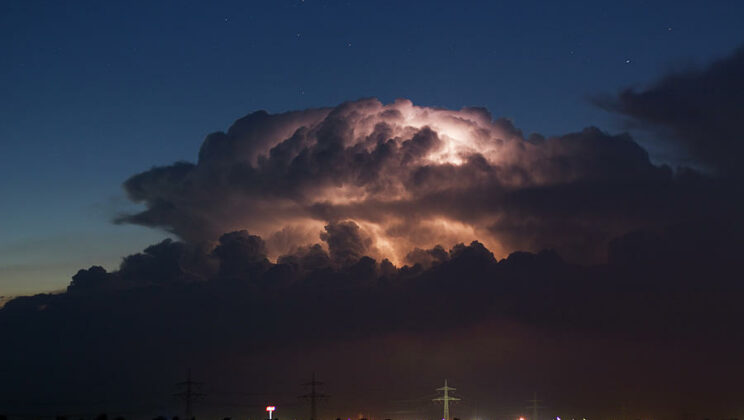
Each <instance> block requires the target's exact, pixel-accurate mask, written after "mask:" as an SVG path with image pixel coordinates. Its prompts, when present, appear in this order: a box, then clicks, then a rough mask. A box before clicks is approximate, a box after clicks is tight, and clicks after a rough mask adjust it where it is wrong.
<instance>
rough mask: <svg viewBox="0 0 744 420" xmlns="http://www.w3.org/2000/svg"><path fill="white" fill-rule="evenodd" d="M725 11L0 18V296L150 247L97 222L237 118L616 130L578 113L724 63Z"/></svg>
mask: <svg viewBox="0 0 744 420" xmlns="http://www.w3.org/2000/svg"><path fill="white" fill-rule="evenodd" d="M600 3H601V4H600ZM743 14H744V3H741V2H735V1H714V2H705V3H702V2H680V1H653V2H652V1H633V2H613V3H608V2H594V1H574V2H571V1H564V2H552V1H545V2H508V3H507V2H489V3H488V4H485V2H484V3H479V2H472V3H465V4H459V3H458V2H435V1H430V2H426V3H423V2H415V3H414V2H408V3H403V4H399V2H360V1H348V2H336V1H327V2H326V1H315V0H306V1H276V2H262V3H259V2H238V1H234V2H220V3H219V4H218V5H216V6H215V5H207V4H206V3H202V2H192V1H182V2H175V1H174V2H157V3H152V2H82V1H81V2H68V3H65V2H52V1H50V2H26V1H6V2H3V3H2V4H1V5H0V52H2V56H3V58H4V60H3V65H2V66H0V95H1V96H2V97H3V99H4V100H3V101H2V103H0V107H1V108H0V141H2V145H3V146H4V147H3V153H0V189H1V190H2V192H3V194H2V199H1V200H0V296H1V295H15V294H24V293H32V292H38V291H47V290H55V289H60V288H63V287H65V286H66V285H67V284H68V282H69V278H70V276H71V275H72V274H74V273H75V272H76V271H77V270H78V269H79V268H81V267H87V266H90V265H91V264H94V263H95V264H103V265H105V266H106V267H107V268H115V267H116V266H117V264H118V262H119V261H120V259H121V256H122V255H126V254H128V253H132V252H134V251H136V250H139V249H141V248H143V247H144V246H145V245H147V244H150V243H153V242H155V241H157V240H158V239H159V238H162V237H164V236H165V234H164V233H163V232H159V231H156V230H152V229H147V228H144V227H139V226H134V225H114V224H112V223H111V220H112V219H113V218H114V217H115V216H116V215H117V214H118V213H120V212H122V211H125V210H131V209H132V205H131V204H129V203H128V201H127V200H126V198H125V196H124V193H123V191H122V189H121V184H122V182H123V181H124V180H126V179H127V178H128V177H129V176H131V175H132V174H134V173H137V172H141V171H143V170H146V169H148V168H150V167H151V166H153V165H163V164H169V163H171V162H174V161H176V160H187V161H194V160H195V159H196V156H197V152H198V150H199V146H200V145H201V143H202V141H203V139H204V137H205V136H206V135H207V134H209V133H211V132H214V131H219V130H225V129H227V127H229V126H230V124H231V123H232V122H233V121H234V120H236V119H237V118H240V117H242V116H244V115H246V114H248V113H250V112H253V111H255V110H258V109H266V110H268V111H270V112H281V111H285V110H291V109H303V108H309V107H319V106H331V105H335V104H338V103H340V102H343V101H345V100H350V99H356V98H361V97H370V96H374V97H378V98H380V100H381V101H383V102H385V103H387V102H391V101H393V100H394V99H395V98H398V97H405V98H409V99H411V100H412V101H413V102H414V103H415V104H417V105H424V106H441V107H447V108H453V109H459V108H460V107H463V106H484V107H486V108H488V109H489V110H490V111H491V113H492V114H493V115H494V117H500V116H503V117H508V118H510V119H512V120H513V121H514V123H515V125H516V126H517V127H519V128H521V129H522V130H524V131H525V132H526V133H529V132H539V133H542V134H545V135H552V134H560V133H566V132H570V131H578V130H581V129H582V128H583V127H585V126H588V125H598V126H599V127H600V128H602V129H604V130H608V131H610V132H611V133H615V132H619V131H622V130H623V127H622V126H621V125H620V123H619V122H618V121H617V120H616V119H615V118H614V117H612V116H610V115H608V114H606V113H605V112H604V111H602V110H600V109H598V108H597V107H595V106H594V105H592V104H591V103H590V102H589V101H588V100H587V98H588V97H590V96H592V95H596V94H600V93H613V92H616V91H617V90H619V89H620V88H623V87H627V86H634V85H638V84H641V85H642V84H643V83H647V82H650V81H652V80H655V79H657V78H658V77H659V76H660V75H662V74H663V73H665V72H666V71H667V70H669V69H671V68H672V67H675V68H679V67H680V66H682V67H683V68H684V67H685V66H689V65H695V64H704V63H707V62H709V61H710V60H711V59H714V58H717V57H721V56H724V55H726V54H727V53H729V52H731V51H732V50H733V49H734V48H735V47H737V46H739V45H741V43H742V41H744V33H743V32H742V31H741V18H742V15H743ZM635 138H636V139H637V140H638V141H639V142H640V143H642V144H644V146H646V147H647V148H648V149H649V150H650V152H651V153H652V155H654V157H655V158H656V159H658V160H669V161H672V162H675V161H677V159H675V158H673V157H671V156H672V155H670V154H669V153H670V152H668V151H665V150H662V149H659V148H656V147H654V145H653V144H649V143H648V142H644V137H643V135H642V134H637V135H635Z"/></svg>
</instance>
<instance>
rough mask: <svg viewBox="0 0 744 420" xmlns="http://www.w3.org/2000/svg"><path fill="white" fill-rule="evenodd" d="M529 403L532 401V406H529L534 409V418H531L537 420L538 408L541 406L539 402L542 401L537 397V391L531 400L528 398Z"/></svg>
mask: <svg viewBox="0 0 744 420" xmlns="http://www.w3.org/2000/svg"><path fill="white" fill-rule="evenodd" d="M527 402H528V403H530V406H529V407H528V408H531V409H532V418H531V419H530V420H537V410H538V409H539V408H540V406H539V405H538V404H540V403H541V402H542V401H540V400H538V399H537V392H535V394H534V396H533V397H532V399H531V400H527Z"/></svg>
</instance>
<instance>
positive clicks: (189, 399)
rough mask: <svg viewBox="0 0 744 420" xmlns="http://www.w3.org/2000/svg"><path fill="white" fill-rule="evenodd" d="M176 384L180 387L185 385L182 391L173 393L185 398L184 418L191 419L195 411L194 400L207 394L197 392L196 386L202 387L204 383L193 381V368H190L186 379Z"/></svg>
mask: <svg viewBox="0 0 744 420" xmlns="http://www.w3.org/2000/svg"><path fill="white" fill-rule="evenodd" d="M176 385H177V386H179V387H184V390H183V391H182V392H178V393H175V394H173V395H174V396H176V397H179V398H182V399H183V401H184V403H185V406H186V407H185V416H184V418H185V419H186V420H191V419H193V418H194V413H193V412H192V407H193V403H194V401H195V400H197V399H199V398H201V397H203V396H205V394H202V393H201V392H197V391H196V390H195V388H198V387H201V386H202V385H203V383H202V382H195V381H192V380H191V369H189V371H188V374H187V377H186V380H185V381H183V382H179V383H177V384H176Z"/></svg>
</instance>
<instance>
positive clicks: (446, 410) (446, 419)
mask: <svg viewBox="0 0 744 420" xmlns="http://www.w3.org/2000/svg"><path fill="white" fill-rule="evenodd" d="M436 390H437V391H443V392H444V395H443V396H441V397H438V398H434V399H432V401H442V402H444V417H442V420H450V414H449V402H450V401H460V399H459V398H457V397H453V396H451V395H449V391H456V389H455V388H452V387H450V386H447V380H446V379H445V380H444V386H443V387H441V388H437V389H436Z"/></svg>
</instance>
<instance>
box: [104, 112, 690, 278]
mask: <svg viewBox="0 0 744 420" xmlns="http://www.w3.org/2000/svg"><path fill="white" fill-rule="evenodd" d="M678 184H679V180H678V177H677V176H676V175H675V174H674V173H673V171H672V170H671V169H670V168H668V167H664V166H655V165H653V164H652V163H651V162H650V161H649V158H648V155H647V153H646V151H645V150H643V149H642V148H641V147H640V146H639V145H637V144H636V143H635V142H633V140H632V139H631V138H630V137H629V136H627V135H619V136H612V135H608V134H606V133H604V132H601V131H600V130H598V129H596V128H587V129H584V130H583V131H581V132H577V133H572V134H567V135H564V136H560V137H555V138H547V139H546V138H543V137H541V136H539V135H532V136H529V137H525V136H524V135H523V134H522V132H521V131H520V130H518V129H517V128H515V127H514V126H513V125H512V124H511V122H509V121H508V120H505V119H493V118H492V117H491V115H490V114H489V113H488V112H487V111H486V110H484V109H480V108H463V109H461V110H446V109H437V108H428V107H419V106H415V105H413V104H412V103H411V102H410V101H407V100H398V101H396V102H394V103H392V104H387V105H385V104H382V103H380V102H379V101H378V100H376V99H364V100H359V101H355V102H347V103H344V104H341V105H339V106H337V107H335V108H333V109H315V110H306V111H301V112H289V113H285V114H277V115H271V114H268V113H266V112H263V111H259V112H256V113H253V114H250V115H248V116H247V117H245V118H243V119H241V120H238V121H237V122H236V123H235V124H234V125H233V126H232V127H231V128H230V129H229V130H228V132H227V133H215V134H212V135H210V136H208V137H207V139H206V140H205V141H204V144H203V145H202V147H201V150H200V151H199V160H198V162H197V163H196V164H192V163H184V162H178V163H175V164H173V165H170V166H166V167H156V168H153V169H151V170H149V171H146V172H143V173H140V174H138V175H135V176H133V177H131V178H130V179H129V180H127V181H126V183H125V189H126V191H127V193H128V194H129V196H130V198H131V199H132V200H134V201H136V202H142V203H144V204H145V206H146V209H145V210H144V211H142V212H141V213H137V214H130V215H124V216H122V217H121V218H120V219H119V221H120V222H126V223H136V224H141V225H146V226H153V227H160V228H164V229H167V230H169V231H171V232H173V233H175V234H177V235H178V236H180V237H181V238H183V239H185V240H187V241H189V242H193V243H198V242H202V241H215V240H216V239H217V238H219V237H220V236H221V235H222V234H223V233H225V232H230V231H236V230H246V231H248V232H250V233H252V234H256V235H259V236H261V237H263V238H265V240H266V246H267V251H268V255H269V257H270V258H271V259H276V258H278V257H279V256H281V255H283V254H288V253H292V252H294V251H296V249H297V248H299V247H306V246H310V245H313V244H315V243H317V242H318V240H319V239H321V238H320V236H319V235H320V234H321V232H325V233H323V234H324V235H329V234H330V231H327V228H326V226H329V225H330V226H345V225H344V224H345V223H346V224H348V223H353V224H354V225H355V226H357V228H358V235H359V236H360V237H364V238H366V239H365V240H368V242H365V244H364V246H363V247H360V248H358V249H357V250H356V251H355V252H362V249H363V251H364V252H365V254H366V255H370V256H372V257H374V258H376V259H378V260H381V259H383V258H388V259H390V260H391V261H393V262H394V263H396V264H402V263H405V262H406V260H405V257H406V255H409V252H411V251H412V250H413V249H414V248H420V249H430V248H432V247H434V246H436V245H443V246H444V247H450V246H452V245H454V244H456V243H459V242H465V243H469V242H471V241H473V240H478V241H480V242H482V243H484V244H485V245H486V246H487V247H488V248H489V249H491V250H492V251H493V252H495V253H496V254H497V255H498V256H505V255H507V254H508V253H509V252H511V251H514V250H533V251H537V250H540V249H543V248H546V247H549V248H555V249H557V250H558V251H559V252H561V254H562V255H564V256H565V257H567V258H569V259H571V260H581V261H597V260H603V259H604V258H605V254H604V249H605V246H606V244H607V243H608V241H609V240H610V239H611V238H613V237H615V236H617V235H619V234H623V233H626V232H627V231H630V230H633V229H635V228H638V227H642V226H645V225H646V224H648V223H649V222H653V221H658V220H660V219H662V218H663V219H665V220H666V221H668V222H673V221H676V220H678V219H683V218H684V217H687V216H689V214H687V213H685V211H684V210H683V211H680V210H674V211H672V212H670V211H668V210H669V209H670V208H672V207H675V206H678V208H683V206H679V204H680V203H681V201H684V200H685V196H681V195H679V194H678V191H677V189H679V188H681V187H680V186H679V185H678ZM326 242H327V243H328V244H331V242H330V241H326ZM324 246H326V244H324ZM331 253H332V254H333V250H332V249H331ZM337 257H338V256H337ZM334 258H336V257H334Z"/></svg>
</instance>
